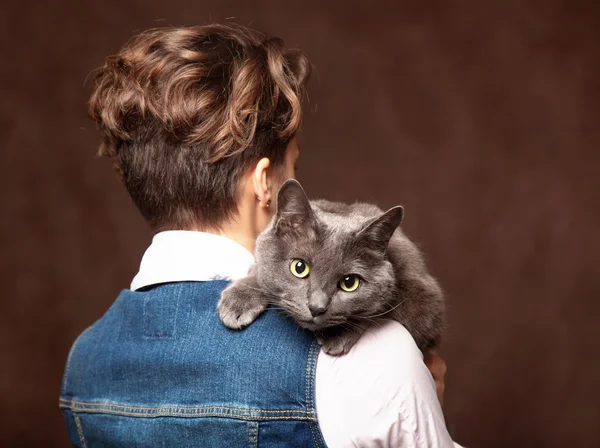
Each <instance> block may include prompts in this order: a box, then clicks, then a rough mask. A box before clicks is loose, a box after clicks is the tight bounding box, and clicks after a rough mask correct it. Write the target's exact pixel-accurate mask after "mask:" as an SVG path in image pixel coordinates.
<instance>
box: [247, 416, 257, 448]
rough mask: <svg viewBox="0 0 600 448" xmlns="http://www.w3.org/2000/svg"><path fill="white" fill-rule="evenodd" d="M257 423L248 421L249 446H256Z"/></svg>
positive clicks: (253, 447)
mask: <svg viewBox="0 0 600 448" xmlns="http://www.w3.org/2000/svg"><path fill="white" fill-rule="evenodd" d="M257 433H258V423H256V422H250V423H248V446H249V447H250V448H257V447H258V437H257V436H258V434H257Z"/></svg>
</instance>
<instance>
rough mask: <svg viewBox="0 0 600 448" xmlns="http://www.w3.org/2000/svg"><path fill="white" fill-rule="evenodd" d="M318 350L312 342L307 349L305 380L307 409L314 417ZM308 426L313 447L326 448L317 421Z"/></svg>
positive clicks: (314, 342)
mask: <svg viewBox="0 0 600 448" xmlns="http://www.w3.org/2000/svg"><path fill="white" fill-rule="evenodd" d="M320 350H321V347H320V346H319V345H318V344H317V343H316V341H314V340H313V342H312V344H311V346H310V349H309V353H308V358H309V363H308V364H307V373H309V377H308V378H307V382H306V384H307V391H308V388H309V383H310V393H308V392H307V404H308V405H309V406H310V408H309V410H310V412H311V413H313V414H314V415H315V417H316V416H317V409H316V406H315V404H316V403H315V400H313V398H314V397H315V391H316V387H315V377H316V370H317V362H318V356H319V351H320ZM309 364H310V369H309V368H308V366H309ZM308 426H309V428H310V433H311V435H312V438H313V442H314V443H315V446H316V447H317V448H321V447H326V444H325V440H324V438H323V434H322V433H321V428H320V426H319V421H318V419H315V420H313V421H311V422H309V423H308ZM315 426H316V427H315Z"/></svg>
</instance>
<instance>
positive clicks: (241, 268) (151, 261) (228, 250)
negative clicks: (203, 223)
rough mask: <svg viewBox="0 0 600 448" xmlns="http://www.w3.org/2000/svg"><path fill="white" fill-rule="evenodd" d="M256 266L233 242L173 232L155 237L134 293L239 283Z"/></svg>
mask: <svg viewBox="0 0 600 448" xmlns="http://www.w3.org/2000/svg"><path fill="white" fill-rule="evenodd" d="M253 263H254V257H253V256H252V254H251V253H250V252H249V251H248V250H247V249H246V248H245V247H243V246H242V245H240V244H238V243H236V242H235V241H233V240H230V239H229V238H225V237H223V236H220V235H215V234H212V233H205V232H195V231H188V230H169V231H166V232H160V233H157V234H156V235H154V238H153V239H152V244H151V245H150V247H148V249H147V250H146V252H145V253H144V256H143V257H142V262H141V263H140V270H139V272H138V273H137V275H136V276H135V277H134V279H133V281H132V282H131V290H132V291H135V290H138V289H140V288H144V287H146V286H151V285H156V284H159V283H169V282H186V281H208V280H217V279H220V280H238V279H240V278H244V277H245V276H246V275H247V274H248V270H249V269H250V267H251V266H252V264H253Z"/></svg>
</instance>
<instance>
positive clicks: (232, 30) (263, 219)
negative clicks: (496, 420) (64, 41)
mask: <svg viewBox="0 0 600 448" xmlns="http://www.w3.org/2000/svg"><path fill="white" fill-rule="evenodd" d="M309 73H310V65H309V63H308V61H307V59H306V57H305V56H304V55H303V54H302V53H300V52H298V51H290V50H286V49H284V47H283V44H282V41H281V40H280V39H274V38H271V39H267V38H266V37H265V36H264V35H262V34H261V33H258V32H256V31H253V30H250V29H247V28H243V27H239V26H232V25H210V26H205V27H193V28H169V29H157V30H151V31H148V32H144V33H142V34H140V35H139V36H137V37H136V38H134V39H133V40H132V41H131V42H130V43H128V44H127V45H126V46H125V47H124V48H123V49H122V50H121V51H120V52H119V53H118V54H116V55H114V56H110V57H108V58H107V60H106V63H105V64H104V66H103V67H102V68H101V69H100V71H99V73H98V75H97V77H96V83H95V86H94V91H93V94H92V96H91V99H90V109H89V110H90V115H91V117H92V119H93V120H94V121H95V122H96V124H97V125H98V127H99V129H100V131H101V133H102V137H103V141H102V145H101V149H100V152H101V154H104V155H106V156H108V157H109V158H110V159H111V161H112V163H113V165H114V166H115V168H116V169H117V171H118V173H119V175H120V177H121V179H122V181H123V183H124V185H125V187H126V189H127V191H128V192H129V194H130V196H131V198H132V199H133V201H134V203H135V204H136V206H137V207H138V208H139V210H140V211H141V213H142V214H143V216H144V217H145V218H146V220H147V221H148V222H149V224H150V225H151V226H152V228H153V230H155V231H156V232H157V233H156V235H155V237H154V239H153V242H152V244H151V246H150V247H149V248H148V250H147V251H146V253H145V254H144V257H143V259H142V262H141V266H140V271H139V273H138V274H137V275H136V277H135V278H134V279H133V281H132V284H131V289H130V290H124V291H123V292H122V293H121V294H120V295H119V297H118V298H117V299H116V301H115V303H114V304H113V305H112V307H111V308H110V309H109V310H108V311H107V313H106V314H105V315H104V316H103V317H102V318H101V319H100V320H98V321H97V322H96V323H95V324H94V325H93V326H92V327H90V328H89V329H87V330H86V331H85V332H84V333H83V334H82V335H81V336H80V337H79V338H78V340H77V341H76V342H75V344H74V345H73V348H72V349H71V353H70V354H69V358H68V360H67V364H66V367H65V375H64V381H63V387H62V392H61V398H60V406H61V408H62V410H63V413H64V415H65V418H66V421H67V426H68V429H69V434H70V438H71V442H72V443H73V445H75V446H83V447H92V446H169V447H183V446H198V445H200V446H228V447H229V446H244V445H250V446H258V444H259V443H260V445H261V446H263V447H270V446H273V447H275V446H299V447H307V446H317V447H324V446H329V447H343V446H367V447H369V446H390V447H391V446H393V447H405V446H406V447H409V446H410V447H412V446H427V447H436V446H440V447H445V446H452V441H451V439H450V437H449V435H448V432H447V430H446V427H445V424H444V420H443V415H442V412H441V408H440V403H439V401H438V399H437V398H436V386H435V385H434V382H433V381H432V378H431V375H430V373H429V371H428V370H427V368H426V367H425V364H424V363H423V359H422V355H421V354H420V352H419V351H418V350H417V348H416V345H415V343H414V341H413V340H412V338H411V337H410V335H409V334H408V332H407V331H406V330H405V329H404V327H402V326H401V325H400V324H398V323H396V322H392V321H383V322H382V324H381V325H378V326H376V327H374V328H372V329H371V330H369V331H368V332H367V334H366V335H365V336H364V337H363V338H362V339H361V340H360V341H359V342H358V343H357V344H356V345H355V346H354V347H353V348H352V350H351V351H350V353H348V354H347V355H345V356H342V357H338V358H333V357H331V356H328V355H327V354H325V353H323V352H321V351H320V350H319V347H318V345H317V344H316V342H315V339H314V337H313V335H312V334H311V333H309V332H305V331H303V330H301V329H299V328H298V327H296V326H295V324H294V323H293V322H292V321H291V320H290V319H287V318H285V317H284V316H282V314H281V313H279V312H277V311H273V310H269V311H267V312H266V313H265V314H264V315H263V316H262V317H261V318H259V319H258V320H257V321H256V322H255V323H254V324H252V325H251V326H250V327H249V328H247V329H246V330H244V331H240V332H234V331H230V330H227V329H226V328H224V326H223V325H221V323H220V321H219V319H218V316H217V313H216V303H217V301H218V299H219V295H220V292H221V291H222V289H223V288H224V287H225V286H226V285H227V284H228V280H236V279H239V278H242V277H244V276H245V275H246V274H247V272H248V269H249V267H250V266H251V264H252V262H253V257H252V252H253V248H254V240H255V238H256V236H257V235H258V234H259V233H260V232H261V230H263V229H264V228H265V226H266V225H267V223H268V222H269V220H270V218H271V216H272V215H273V209H274V208H275V206H274V195H275V194H276V192H277V190H278V188H279V186H280V185H281V184H282V183H283V182H284V181H285V180H286V179H288V178H291V177H294V164H295V163H296V160H297V159H298V156H299V149H298V146H297V144H296V140H295V135H296V133H297V131H298V128H299V126H300V121H301V116H302V111H301V106H300V96H301V91H302V89H303V86H304V85H305V83H306V81H307V79H308V76H309ZM428 360H429V362H430V365H431V366H432V372H433V374H434V377H436V380H437V383H438V392H439V393H440V397H441V394H442V393H443V377H444V373H445V366H444V364H443V361H441V359H439V358H437V357H435V356H431V357H429V358H428Z"/></svg>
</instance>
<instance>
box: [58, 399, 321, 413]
mask: <svg viewBox="0 0 600 448" xmlns="http://www.w3.org/2000/svg"><path fill="white" fill-rule="evenodd" d="M60 401H61V402H62V404H65V407H68V405H69V404H79V405H83V406H92V407H106V408H121V409H139V410H141V411H159V410H161V409H180V410H183V411H199V410H205V409H225V410H229V411H238V412H244V413H252V412H254V413H276V414H281V413H295V414H314V413H313V412H309V411H303V410H298V409H245V408H236V407H231V406H218V405H217V406H210V405H207V406H193V407H185V406H179V405H165V406H136V405H125V404H117V403H94V402H92V401H78V400H70V399H67V398H60Z"/></svg>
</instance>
